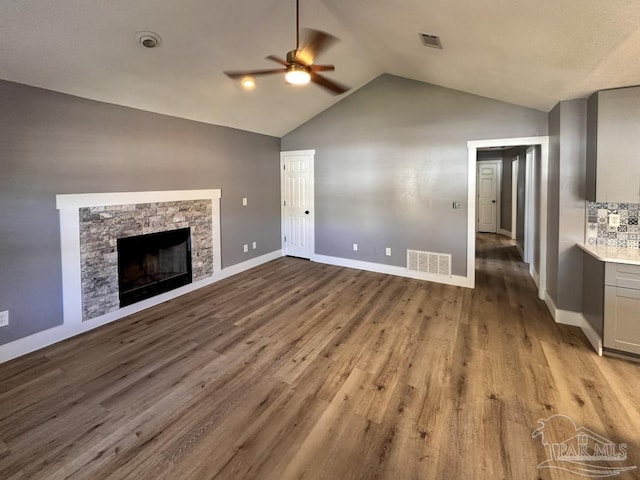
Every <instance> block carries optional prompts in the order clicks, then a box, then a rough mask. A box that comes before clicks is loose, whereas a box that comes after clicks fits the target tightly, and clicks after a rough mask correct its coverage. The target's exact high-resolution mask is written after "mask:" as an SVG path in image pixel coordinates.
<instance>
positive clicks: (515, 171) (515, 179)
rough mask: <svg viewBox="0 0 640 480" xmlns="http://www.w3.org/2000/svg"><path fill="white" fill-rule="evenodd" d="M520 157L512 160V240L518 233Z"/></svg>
mask: <svg viewBox="0 0 640 480" xmlns="http://www.w3.org/2000/svg"><path fill="white" fill-rule="evenodd" d="M519 168H520V157H519V156H518V157H515V158H514V159H513V160H512V161H511V240H515V239H516V238H517V234H518V169H519Z"/></svg>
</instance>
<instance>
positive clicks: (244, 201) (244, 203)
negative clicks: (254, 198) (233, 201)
mask: <svg viewBox="0 0 640 480" xmlns="http://www.w3.org/2000/svg"><path fill="white" fill-rule="evenodd" d="M242 206H243V207H246V206H247V197H242Z"/></svg>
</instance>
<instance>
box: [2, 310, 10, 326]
mask: <svg viewBox="0 0 640 480" xmlns="http://www.w3.org/2000/svg"><path fill="white" fill-rule="evenodd" d="M7 325H9V310H5V311H4V312H0V327H6V326H7Z"/></svg>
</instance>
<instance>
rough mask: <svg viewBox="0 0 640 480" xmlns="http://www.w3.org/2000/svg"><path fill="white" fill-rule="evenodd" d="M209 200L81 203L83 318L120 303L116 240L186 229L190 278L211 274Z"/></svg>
mask: <svg viewBox="0 0 640 480" xmlns="http://www.w3.org/2000/svg"><path fill="white" fill-rule="evenodd" d="M211 204H212V201H211V199H208V200H182V201H174V202H154V203H138V204H129V205H111V206H104V205H101V206H99V207H82V208H80V273H81V283H82V319H83V320H84V321H87V320H90V319H92V318H96V317H99V316H101V315H104V314H105V313H109V312H113V311H115V310H117V309H118V308H120V299H119V293H120V292H119V290H118V253H117V247H116V244H117V241H118V239H120V238H126V237H133V236H137V235H146V234H149V233H158V232H165V231H170V230H177V229H179V228H190V229H191V249H192V251H191V257H192V261H191V267H192V271H193V281H198V280H204V279H206V278H208V277H210V276H211V275H212V274H213V257H214V255H213V245H214V242H213V239H212V232H211V224H212V216H211V212H212V205H211Z"/></svg>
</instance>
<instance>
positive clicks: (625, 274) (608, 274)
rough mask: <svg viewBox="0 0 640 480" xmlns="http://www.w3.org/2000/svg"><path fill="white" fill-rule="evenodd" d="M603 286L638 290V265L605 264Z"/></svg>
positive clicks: (639, 278)
mask: <svg viewBox="0 0 640 480" xmlns="http://www.w3.org/2000/svg"><path fill="white" fill-rule="evenodd" d="M604 284H605V285H611V286H613V287H623V288H635V289H638V290H640V265H628V264H626V263H607V264H606V265H605V270H604Z"/></svg>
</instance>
